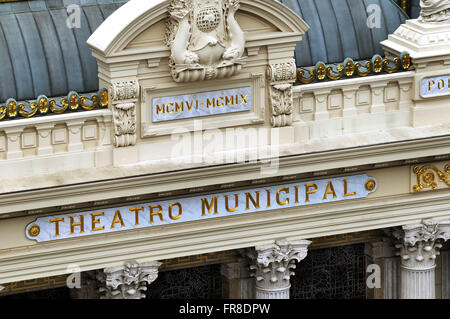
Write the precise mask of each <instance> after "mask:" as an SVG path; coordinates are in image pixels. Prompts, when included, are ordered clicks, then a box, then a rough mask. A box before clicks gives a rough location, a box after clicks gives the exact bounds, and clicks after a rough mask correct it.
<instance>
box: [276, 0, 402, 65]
mask: <svg viewBox="0 0 450 319" xmlns="http://www.w3.org/2000/svg"><path fill="white" fill-rule="evenodd" d="M278 1H280V2H281V3H283V4H285V5H286V6H287V7H289V8H290V9H292V10H293V11H294V12H296V13H297V14H298V15H299V16H300V17H302V18H303V19H304V20H305V22H306V23H307V24H308V25H309V26H310V29H309V30H308V31H307V33H306V35H305V36H304V38H303V40H302V41H300V42H299V43H298V45H297V48H296V54H295V59H296V62H297V66H312V65H315V64H316V63H317V62H319V61H322V62H325V63H339V62H342V61H344V59H346V58H352V59H354V60H356V61H359V60H364V59H370V58H372V56H373V55H375V54H380V55H382V56H384V52H383V49H382V47H381V45H380V42H381V41H383V40H386V39H387V38H388V35H389V34H391V33H394V31H395V30H396V29H397V28H398V27H399V26H400V25H401V24H402V23H404V22H405V20H406V19H408V16H407V15H406V14H405V13H404V12H403V10H402V9H401V8H400V7H398V6H397V5H396V4H395V3H394V2H393V1H392V0H278ZM371 4H375V5H378V6H379V8H380V9H381V11H380V13H381V17H380V22H381V23H380V27H379V28H369V27H368V25H367V20H368V17H369V16H370V15H371V13H372V11H371V10H369V12H368V9H371V8H369V5H371Z"/></svg>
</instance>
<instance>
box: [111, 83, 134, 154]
mask: <svg viewBox="0 0 450 319" xmlns="http://www.w3.org/2000/svg"><path fill="white" fill-rule="evenodd" d="M111 96H112V105H113V106H112V112H113V119H114V146H115V147H128V146H134V145H135V144H136V140H137V136H136V131H137V128H136V126H137V123H136V121H137V118H136V103H137V101H138V96H139V83H138V82H137V81H128V82H116V83H113V85H112V88H111Z"/></svg>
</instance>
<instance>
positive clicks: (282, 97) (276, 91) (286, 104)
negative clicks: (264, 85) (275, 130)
mask: <svg viewBox="0 0 450 319" xmlns="http://www.w3.org/2000/svg"><path fill="white" fill-rule="evenodd" d="M267 73H268V74H267V75H268V78H269V81H270V82H271V83H270V84H271V86H270V100H271V104H272V119H271V123H272V126H273V127H284V126H290V125H291V124H292V111H293V104H294V100H293V94H292V87H293V83H294V81H295V78H296V73H297V67H296V64H295V61H294V60H293V59H292V60H290V61H287V62H284V63H276V64H271V65H270V66H269V68H268V71H267Z"/></svg>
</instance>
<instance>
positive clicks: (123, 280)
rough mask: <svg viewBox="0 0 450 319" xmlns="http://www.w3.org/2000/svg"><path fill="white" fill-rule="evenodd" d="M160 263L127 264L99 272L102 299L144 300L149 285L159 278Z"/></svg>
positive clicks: (98, 278) (132, 262) (131, 262)
mask: <svg viewBox="0 0 450 319" xmlns="http://www.w3.org/2000/svg"><path fill="white" fill-rule="evenodd" d="M160 266H161V263H160V262H150V263H142V264H138V263H137V262H135V261H130V262H125V263H124V265H123V266H118V267H111V268H105V269H104V270H103V271H98V272H97V280H98V281H99V283H100V288H99V291H100V294H101V296H100V298H101V299H143V298H145V293H144V292H145V291H147V285H149V284H151V283H152V282H154V281H155V280H156V279H157V278H158V268H159V267H160Z"/></svg>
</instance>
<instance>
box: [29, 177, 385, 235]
mask: <svg viewBox="0 0 450 319" xmlns="http://www.w3.org/2000/svg"><path fill="white" fill-rule="evenodd" d="M376 189H377V181H376V179H374V178H372V177H369V176H367V175H366V174H362V175H354V176H348V177H338V178H331V179H321V180H313V181H308V182H299V183H292V184H283V185H276V186H267V187H260V188H252V189H247V190H239V191H232V192H224V193H217V194H211V195H202V196H195V197H187V198H178V199H176V198H175V199H171V200H164V201H155V202H150V203H142V204H135V205H127V206H122V207H113V208H107V209H99V210H93V211H85V212H80V213H71V214H64V215H56V216H47V217H39V218H37V219H36V220H35V221H34V222H32V223H30V224H29V225H28V226H27V227H26V229H25V234H26V236H27V237H28V238H29V239H32V240H36V241H38V242H47V241H54V240H60V239H67V238H77V237H84V236H89V235H97V234H104V233H112V232H120V231H126V230H133V229H142V228H151V227H155V226H164V225H171V224H178V223H183V222H195V221H203V220H208V219H213V218H220V217H230V216H238V215H244V214H250V213H255V212H263V211H274V212H276V213H277V214H281V213H282V212H283V211H282V209H285V208H292V207H300V206H308V205H316V204H325V203H332V202H337V201H344V200H353V199H359V198H365V197H367V196H368V195H369V194H371V193H373V192H375V191H376ZM298 213H299V214H301V213H302V210H299V212H298Z"/></svg>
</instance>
